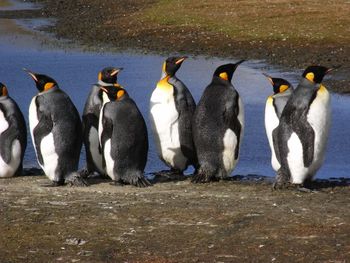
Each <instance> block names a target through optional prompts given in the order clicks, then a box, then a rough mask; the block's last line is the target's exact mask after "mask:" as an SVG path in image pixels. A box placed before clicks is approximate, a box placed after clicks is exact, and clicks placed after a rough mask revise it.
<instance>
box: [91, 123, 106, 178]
mask: <svg viewBox="0 0 350 263" xmlns="http://www.w3.org/2000/svg"><path fill="white" fill-rule="evenodd" d="M89 142H90V146H89V150H90V153H91V156H92V160H93V162H94V164H95V166H96V167H97V168H98V170H99V172H100V173H103V167H102V155H101V153H100V152H99V150H98V149H99V143H100V142H99V139H98V132H97V130H96V129H95V128H94V127H91V128H90V132H89Z"/></svg>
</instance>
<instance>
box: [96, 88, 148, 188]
mask: <svg viewBox="0 0 350 263" xmlns="http://www.w3.org/2000/svg"><path fill="white" fill-rule="evenodd" d="M101 89H102V90H103V92H105V93H106V94H107V95H108V97H109V100H110V101H109V102H107V103H105V104H104V105H103V107H102V109H101V115H100V119H99V134H100V143H101V148H102V153H103V163H104V166H105V171H106V173H107V174H108V176H109V177H110V178H111V179H112V180H113V181H114V182H115V183H116V184H131V185H134V186H138V187H146V186H150V185H151V184H150V183H149V182H148V180H147V179H146V178H145V177H144V169H145V166H146V162H147V154H148V135H147V128H146V123H145V121H144V119H143V117H142V114H141V112H140V110H139V109H138V107H137V105H136V103H135V102H134V101H133V100H132V99H131V98H130V97H129V95H128V93H127V92H126V91H125V89H123V88H122V87H121V86H114V87H112V86H105V87H101Z"/></svg>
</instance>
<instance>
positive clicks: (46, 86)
mask: <svg viewBox="0 0 350 263" xmlns="http://www.w3.org/2000/svg"><path fill="white" fill-rule="evenodd" d="M53 86H55V83H53V82H48V83H46V84H45V86H44V91H47V90H49V89H51V88H52V87H53Z"/></svg>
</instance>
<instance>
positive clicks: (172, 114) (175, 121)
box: [150, 57, 197, 174]
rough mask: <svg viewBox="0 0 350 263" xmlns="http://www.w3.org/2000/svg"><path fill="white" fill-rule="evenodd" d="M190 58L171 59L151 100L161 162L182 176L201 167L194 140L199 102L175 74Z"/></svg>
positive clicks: (168, 60)
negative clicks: (195, 118) (190, 167)
mask: <svg viewBox="0 0 350 263" xmlns="http://www.w3.org/2000/svg"><path fill="white" fill-rule="evenodd" d="M186 58H187V57H169V58H168V59H167V60H166V61H165V62H164V63H163V68H162V76H161V79H160V81H159V82H158V84H157V87H156V88H155V90H154V91H153V93H152V96H151V100H150V120H151V125H152V131H153V137H154V141H155V144H156V147H157V152H158V156H159V158H160V159H161V160H162V161H163V162H164V163H165V164H166V165H167V166H168V167H170V169H171V172H174V173H176V174H182V173H183V171H184V170H186V169H187V167H188V166H189V165H192V166H194V167H195V168H196V167H197V157H196V153H195V148H194V144H193V138H192V118H193V114H194V111H195V108H196V104H195V101H194V99H193V97H192V95H191V93H190V91H189V90H188V89H187V87H186V86H185V84H184V83H183V82H182V81H181V80H179V79H178V78H177V77H176V76H175V73H176V72H177V71H178V69H179V68H180V66H181V64H182V62H183V61H184V60H185V59H186Z"/></svg>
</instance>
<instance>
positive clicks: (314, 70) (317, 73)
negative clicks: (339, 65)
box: [303, 66, 335, 84]
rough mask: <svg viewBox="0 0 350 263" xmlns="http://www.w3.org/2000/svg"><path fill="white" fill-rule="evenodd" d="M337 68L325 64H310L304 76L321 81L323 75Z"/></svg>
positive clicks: (315, 81) (313, 80)
mask: <svg viewBox="0 0 350 263" xmlns="http://www.w3.org/2000/svg"><path fill="white" fill-rule="evenodd" d="M334 69H335V68H326V67H323V66H309V67H307V68H306V69H305V71H304V73H303V77H304V78H306V79H308V80H310V81H311V82H314V83H317V84H319V83H321V82H322V80H323V77H324V76H325V75H326V74H328V73H329V72H331V71H332V70H334Z"/></svg>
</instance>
